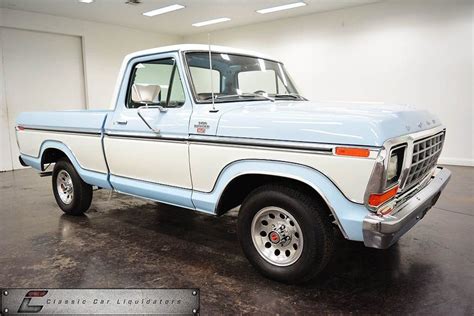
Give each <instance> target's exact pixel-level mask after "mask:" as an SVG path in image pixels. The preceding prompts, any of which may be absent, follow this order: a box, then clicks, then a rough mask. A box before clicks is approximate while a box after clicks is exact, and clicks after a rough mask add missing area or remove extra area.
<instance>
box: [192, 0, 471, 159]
mask: <svg viewBox="0 0 474 316" xmlns="http://www.w3.org/2000/svg"><path fill="white" fill-rule="evenodd" d="M473 5H474V1H472V0H453V1H446V0H430V1H425V0H387V1H382V2H380V3H376V4H369V5H364V6H359V7H353V8H348V9H342V10H337V11H332V12H325V13H320V14H312V15H307V16H300V17H295V18H288V19H280V20H277V21H273V22H266V23H261V24H253V25H248V26H244V27H237V28H232V29H226V30H222V31H216V32H213V33H212V35H211V38H212V43H213V44H216V45H227V46H234V47H239V48H245V49H251V50H256V51H260V52H262V53H266V54H269V55H272V56H274V57H275V58H278V59H280V60H282V61H283V62H284V63H285V64H286V66H287V68H288V69H289V71H290V73H291V74H292V77H293V78H294V79H295V81H296V84H297V86H298V87H299V88H300V90H301V93H302V94H303V95H304V96H307V97H308V98H310V99H312V100H323V101H326V100H328V101H333V100H335V101H339V100H341V101H362V102H363V101H370V102H385V103H388V104H393V103H396V104H397V103H398V104H410V105H415V106H417V107H419V108H422V109H428V110H430V111H432V112H434V113H436V114H437V115H439V117H440V118H441V120H442V122H443V123H444V124H445V125H446V127H447V129H448V132H447V138H446V145H445V148H444V151H443V154H442V156H441V162H444V163H453V164H464V165H474V157H473V155H474V148H473V146H474V137H473V134H474V130H473V124H474V113H473V112H474V111H473V108H474V99H473V90H474V89H473V71H474V70H473V58H474V53H473V49H474V48H473V32H474V17H473ZM207 41H208V36H207V33H202V34H200V35H191V36H187V37H185V42H199V43H207Z"/></svg>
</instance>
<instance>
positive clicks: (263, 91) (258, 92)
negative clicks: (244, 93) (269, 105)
mask: <svg viewBox="0 0 474 316" xmlns="http://www.w3.org/2000/svg"><path fill="white" fill-rule="evenodd" d="M265 93H267V91H265V90H257V91H254V93H253V94H265Z"/></svg>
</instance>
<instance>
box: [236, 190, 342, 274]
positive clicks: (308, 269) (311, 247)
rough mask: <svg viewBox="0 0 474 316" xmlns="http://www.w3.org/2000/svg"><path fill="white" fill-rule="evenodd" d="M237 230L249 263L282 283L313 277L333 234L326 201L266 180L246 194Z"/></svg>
mask: <svg viewBox="0 0 474 316" xmlns="http://www.w3.org/2000/svg"><path fill="white" fill-rule="evenodd" d="M238 235H239V240H240V243H241V246H242V249H243V251H244V253H245V255H246V257H247V258H248V259H249V261H250V263H252V265H253V266H255V267H256V268H257V269H258V270H259V271H260V272H261V273H262V274H263V275H265V276H267V277H269V278H271V279H274V280H277V281H281V282H286V283H301V282H305V281H308V280H310V279H312V278H314V277H315V276H316V275H317V274H318V273H319V272H321V270H322V269H323V268H324V267H325V266H326V264H327V262H328V261H329V259H330V258H331V255H332V252H333V243H334V233H333V228H332V225H331V221H330V218H329V215H328V213H327V211H326V209H325V207H324V205H321V204H320V203H319V202H318V200H316V199H314V198H313V197H311V196H310V195H308V194H306V193H302V192H301V191H300V190H297V189H296V188H290V187H286V186H284V185H278V184H271V185H265V186H262V187H260V188H258V189H256V190H254V191H253V192H252V193H251V194H250V195H249V196H248V197H247V199H246V200H245V201H244V203H243V204H242V206H241V208H240V212H239V220H238Z"/></svg>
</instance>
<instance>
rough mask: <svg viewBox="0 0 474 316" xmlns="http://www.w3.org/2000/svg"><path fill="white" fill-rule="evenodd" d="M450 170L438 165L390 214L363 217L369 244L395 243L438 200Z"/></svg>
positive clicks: (371, 245) (383, 246)
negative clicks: (431, 174)
mask: <svg viewBox="0 0 474 316" xmlns="http://www.w3.org/2000/svg"><path fill="white" fill-rule="evenodd" d="M450 178H451V171H449V170H448V169H446V168H442V167H437V170H436V172H435V173H434V175H433V178H432V179H431V181H430V182H429V184H428V185H427V186H426V187H424V188H423V189H422V190H420V191H419V192H418V193H416V194H415V195H414V196H413V197H411V198H410V199H409V200H407V201H406V202H404V204H403V205H402V206H401V208H400V209H399V210H398V211H397V212H396V213H395V214H390V215H387V216H379V215H376V214H369V215H367V216H366V217H365V219H364V224H363V235H364V244H365V246H367V247H372V248H379V249H385V248H388V247H390V246H391V245H393V244H394V243H395V242H396V241H397V240H398V239H399V238H400V237H401V236H402V235H403V234H405V233H406V232H407V231H408V230H410V228H412V227H413V226H414V225H415V224H416V223H417V222H418V221H419V220H420V219H422V218H423V216H425V214H426V212H428V210H429V209H430V208H431V207H432V206H433V205H434V204H435V203H436V201H437V200H438V198H439V196H440V194H441V191H443V189H444V188H445V187H446V185H447V184H448V181H449V179H450Z"/></svg>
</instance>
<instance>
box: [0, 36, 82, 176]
mask: <svg viewBox="0 0 474 316" xmlns="http://www.w3.org/2000/svg"><path fill="white" fill-rule="evenodd" d="M0 32H1V33H2V41H3V69H4V76H5V82H6V84H5V96H6V104H7V108H8V126H9V129H10V131H13V130H14V127H15V120H16V117H17V116H18V114H19V113H21V112H26V111H41V110H68V109H71V110H72V109H85V94H84V74H83V64H82V46H81V38H80V37H77V36H67V35H58V34H51V33H44V32H34V31H24V30H16V29H9V28H2V29H1V30H0ZM10 144H11V153H12V157H13V158H12V160H13V167H14V168H15V169H16V168H20V167H21V165H20V163H19V162H18V159H17V157H18V154H19V152H18V148H17V145H16V140H15V133H13V132H12V133H10Z"/></svg>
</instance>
